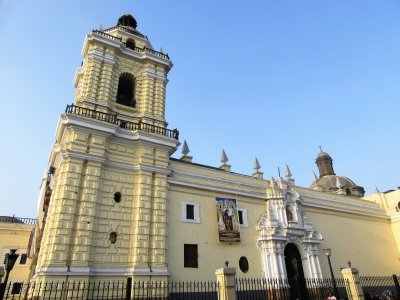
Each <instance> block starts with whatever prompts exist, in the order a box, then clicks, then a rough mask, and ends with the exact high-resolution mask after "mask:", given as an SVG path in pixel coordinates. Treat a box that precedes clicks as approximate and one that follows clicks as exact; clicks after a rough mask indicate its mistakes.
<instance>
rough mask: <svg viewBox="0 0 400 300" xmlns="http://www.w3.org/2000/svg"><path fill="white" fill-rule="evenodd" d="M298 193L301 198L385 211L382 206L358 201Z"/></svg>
mask: <svg viewBox="0 0 400 300" xmlns="http://www.w3.org/2000/svg"><path fill="white" fill-rule="evenodd" d="M299 195H300V197H302V198H303V200H304V198H311V199H317V200H318V201H321V200H323V201H324V202H328V203H335V204H340V205H345V206H353V207H358V208H365V209H368V210H372V211H376V212H385V210H384V209H382V208H376V207H371V206H366V205H362V204H358V203H351V202H345V201H340V200H336V199H335V200H333V199H329V198H325V197H318V196H315V195H309V194H305V193H299ZM305 203H306V202H305Z"/></svg>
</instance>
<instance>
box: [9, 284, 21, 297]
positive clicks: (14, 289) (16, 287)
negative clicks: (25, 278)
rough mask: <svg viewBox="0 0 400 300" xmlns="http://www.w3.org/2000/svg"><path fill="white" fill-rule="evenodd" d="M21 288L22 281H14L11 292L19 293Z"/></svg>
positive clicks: (13, 293)
mask: <svg viewBox="0 0 400 300" xmlns="http://www.w3.org/2000/svg"><path fill="white" fill-rule="evenodd" d="M21 289H22V282H14V283H13V285H12V290H11V294H12V295H18V294H20V293H21Z"/></svg>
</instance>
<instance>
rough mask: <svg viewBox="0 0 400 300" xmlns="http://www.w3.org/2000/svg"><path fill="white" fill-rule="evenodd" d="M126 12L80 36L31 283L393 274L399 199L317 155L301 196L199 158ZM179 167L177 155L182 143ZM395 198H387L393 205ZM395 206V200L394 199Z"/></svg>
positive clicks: (164, 66) (162, 72)
mask: <svg viewBox="0 0 400 300" xmlns="http://www.w3.org/2000/svg"><path fill="white" fill-rule="evenodd" d="M136 28H137V22H136V20H135V19H134V18H133V17H132V16H130V15H124V16H122V17H121V18H120V19H119V20H118V24H117V25H116V26H114V27H111V28H108V29H105V30H102V29H101V30H93V31H92V32H90V33H89V34H87V36H86V38H85V41H84V46H83V50H82V55H83V62H82V65H81V66H80V67H79V68H78V70H77V72H76V75H75V79H74V84H75V88H76V97H75V102H74V104H72V105H68V106H67V109H66V111H65V113H63V114H62V115H61V116H60V119H59V122H58V126H57V130H56V143H55V144H54V146H53V147H52V150H51V154H50V159H49V171H48V173H47V174H48V175H47V180H46V184H45V185H43V186H42V189H43V190H42V193H41V200H40V201H41V205H40V207H41V212H40V214H39V219H38V228H37V230H36V243H35V255H34V259H33V262H34V263H33V265H34V268H33V272H32V274H34V275H33V278H35V279H37V280H63V279H64V278H65V277H66V276H68V277H67V278H75V279H76V280H97V279H101V280H103V279H119V280H121V279H125V278H126V277H133V278H134V279H135V280H149V279H151V280H158V279H159V280H167V279H171V280H209V279H213V278H214V272H215V270H216V269H218V268H220V267H221V266H223V265H224V264H225V262H228V263H229V266H231V267H236V268H237V276H239V277H257V278H259V277H264V278H287V277H290V276H294V275H296V274H297V275H298V274H301V276H304V277H306V278H322V277H327V276H329V275H328V274H329V267H328V262H327V258H326V256H325V254H324V249H326V248H330V249H331V251H332V262H333V267H334V272H335V273H336V275H337V276H339V274H340V268H341V267H345V266H347V263H348V261H351V262H352V264H353V266H356V267H357V268H359V270H360V272H362V273H363V274H365V275H387V274H392V273H395V272H396V271H397V270H398V269H399V267H400V258H399V257H400V252H399V251H400V240H399V238H398V237H399V235H400V213H399V212H398V210H396V208H395V207H396V206H397V205H398V204H397V202H398V201H400V197H399V194H398V193H397V192H396V191H394V192H393V193H394V194H392V196H391V197H390V199H389V200H388V199H386V194H384V193H376V194H374V195H371V196H369V197H363V196H364V190H363V188H362V187H360V186H357V185H356V184H355V183H354V182H353V181H351V180H350V179H348V178H346V177H343V176H336V174H335V172H334V170H333V164H332V158H331V157H330V155H329V154H327V153H325V152H322V151H321V152H320V153H319V154H318V156H317V159H316V163H317V166H318V168H319V171H320V174H319V177H318V176H317V175H315V178H314V182H313V183H312V184H311V186H310V187H309V188H303V187H298V186H296V184H295V180H294V179H293V178H292V174H291V172H290V170H289V168H288V167H287V168H286V171H285V176H283V177H281V176H279V177H278V178H276V179H275V178H273V177H271V178H269V179H264V177H263V173H262V172H261V171H260V166H259V164H258V161H257V160H256V161H255V164H254V174H253V175H252V176H248V175H243V174H237V173H234V172H231V169H230V165H229V164H228V158H227V156H226V154H225V152H223V154H222V157H221V166H220V167H212V166H206V165H201V164H198V163H195V162H193V158H192V157H191V156H190V151H189V147H188V145H187V143H186V142H183V141H179V131H178V130H177V129H172V130H171V129H168V128H167V121H166V120H165V103H166V102H165V94H166V86H167V82H168V79H167V75H168V72H169V71H170V69H171V68H172V62H171V60H170V58H169V56H168V55H167V54H165V53H162V52H158V51H155V50H154V49H153V46H152V45H151V43H150V41H149V39H148V38H147V37H146V36H145V35H143V34H141V33H140V32H139V31H138V30H137V29H136ZM181 144H182V145H183V146H182V157H181V158H180V159H176V158H172V157H171V155H172V154H173V153H174V152H176V151H177V150H178V148H179V146H180V145H181ZM393 195H394V196H393ZM396 201H397V202H396Z"/></svg>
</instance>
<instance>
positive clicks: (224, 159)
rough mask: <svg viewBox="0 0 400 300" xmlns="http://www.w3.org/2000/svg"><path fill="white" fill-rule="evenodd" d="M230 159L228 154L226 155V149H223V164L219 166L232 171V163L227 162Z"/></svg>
mask: <svg viewBox="0 0 400 300" xmlns="http://www.w3.org/2000/svg"><path fill="white" fill-rule="evenodd" d="M228 161H229V159H228V156H227V155H226V153H225V150H223V149H222V153H221V163H222V165H221V166H220V167H219V168H220V169H223V170H225V171H228V172H230V171H231V165H229V164H227V162H228Z"/></svg>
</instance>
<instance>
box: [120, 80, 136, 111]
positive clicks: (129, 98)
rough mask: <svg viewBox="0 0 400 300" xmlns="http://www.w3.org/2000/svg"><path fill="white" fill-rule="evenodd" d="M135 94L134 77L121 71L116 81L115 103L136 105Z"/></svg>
mask: <svg viewBox="0 0 400 300" xmlns="http://www.w3.org/2000/svg"><path fill="white" fill-rule="evenodd" d="M134 96H135V79H134V77H133V76H132V74H129V73H123V74H121V76H120V77H119V81H118V92H117V103H119V104H122V105H125V106H129V107H136V100H135V98H134Z"/></svg>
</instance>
